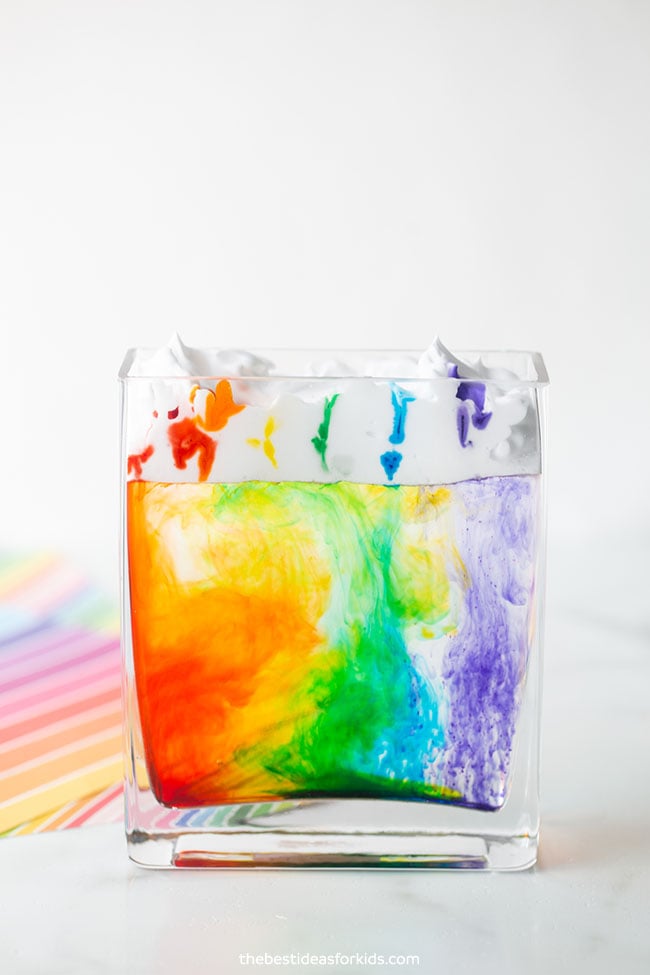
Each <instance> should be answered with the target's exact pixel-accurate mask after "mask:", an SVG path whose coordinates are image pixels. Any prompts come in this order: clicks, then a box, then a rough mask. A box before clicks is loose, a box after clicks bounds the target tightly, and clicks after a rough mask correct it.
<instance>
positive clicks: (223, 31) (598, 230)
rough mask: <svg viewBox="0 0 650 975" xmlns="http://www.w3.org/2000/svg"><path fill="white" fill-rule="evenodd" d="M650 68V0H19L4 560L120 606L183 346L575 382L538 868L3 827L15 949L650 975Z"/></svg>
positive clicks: (12, 5)
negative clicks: (137, 352)
mask: <svg viewBox="0 0 650 975" xmlns="http://www.w3.org/2000/svg"><path fill="white" fill-rule="evenodd" d="M649 52H650V3H648V2H644V0H609V2H606V0H546V2H541V0H539V2H528V0H513V2H505V0H503V2H500V0H474V2H470V0H448V2H443V0H399V2H397V0H395V2H388V0H367V2H362V0H295V2H288V0H284V2H282V0H266V2H263V0H258V2H252V0H229V2H220V0H205V2H199V0H177V2H169V0H155V2H154V0H150V2H140V0H77V2H71V0H56V2H49V3H48V2H36V0H0V330H1V341H0V408H1V416H2V420H3V423H2V450H1V454H0V456H1V460H0V471H1V472H2V494H1V500H2V503H1V504H0V548H10V549H11V548H13V549H31V548H39V547H43V546H45V547H48V548H52V549H58V550H63V551H64V552H67V553H69V554H70V555H71V556H72V557H73V558H74V559H75V560H76V561H77V562H78V563H79V564H81V566H82V567H85V568H87V569H88V570H89V571H90V572H91V573H92V574H93V575H94V576H95V577H96V578H97V579H98V580H99V581H100V582H101V584H102V585H104V586H105V587H106V588H107V589H108V591H109V592H111V593H113V594H116V593H117V538H118V496H119V485H118V461H117V459H118V445H117V430H118V410H117V403H118V397H117V382H116V378H115V377H116V373H117V370H118V367H119V364H120V361H121V359H122V356H123V354H124V351H125V350H126V348H127V347H129V346H133V345H151V346H155V345H160V344H162V343H163V342H165V341H166V340H167V338H168V336H169V334H170V332H171V331H172V330H173V329H178V330H179V331H180V332H181V334H182V336H183V338H184V340H185V341H186V342H187V343H189V344H191V345H224V346H233V345H236V346H256V345H257V346H260V345H262V346H269V345H278V346H292V345H303V346H309V345H314V346H324V345H330V346H374V347H395V346H398V347H409V346H410V347H413V348H422V347H424V346H425V345H427V344H428V343H429V341H430V340H431V338H432V336H433V335H434V334H435V333H438V334H439V335H440V336H441V338H442V339H443V341H444V342H445V343H446V344H447V345H449V346H451V347H452V348H454V349H462V348H463V347H465V348H471V347H480V346H483V347H493V348H499V347H502V348H503V347H511V348H535V349H539V350H541V351H542V352H543V353H544V355H545V358H546V361H547V365H548V369H549V372H550V375H551V380H552V386H551V451H550V465H549V473H550V539H551V547H550V575H549V597H550V598H549V614H548V639H547V647H546V660H547V668H546V687H545V706H544V722H543V725H544V750H543V774H542V796H543V832H542V848H541V849H542V855H541V860H540V867H539V869H538V871H537V872H533V873H529V874H526V875H525V876H517V877H510V878H504V877H501V876H486V875H477V876H467V875H465V876H460V875H459V874H455V875H452V876H449V875H447V876H444V877H443V876H440V875H437V876H435V875H429V874H425V873H412V874H410V875H406V874H404V873H400V872H395V873H394V874H393V873H382V874H373V875H368V874H365V875H364V874H358V873H345V874H337V875H333V874H320V875H318V877H315V876H314V875H313V874H299V875H295V874H292V875H287V874H283V875H282V876H279V875H277V874H274V873H273V872H271V873H268V874H256V875H254V876H252V875H250V874H246V875H242V874H238V875H236V876H233V875H232V874H221V875H219V876H214V875H210V876H205V875H204V876H201V877H197V876H196V875H195V874H185V875H183V876H182V877H180V878H179V877H170V876H169V875H167V874H166V875H161V874H145V873H143V872H142V871H138V870H136V868H134V867H130V868H129V867H128V866H127V862H126V856H125V853H124V847H123V842H122V838H121V835H120V834H121V830H120V827H115V828H114V829H111V828H109V829H108V831H102V830H98V831H97V830H92V829H87V830H79V831H70V832H68V833H62V834H57V835H54V834H53V835H50V836H41V837H28V838H16V839H6V840H2V841H0V859H1V860H2V864H1V865H2V869H1V870H0V888H3V891H0V901H2V903H3V908H2V911H0V916H1V917H2V918H4V922H5V923H4V927H3V928H2V926H0V967H2V964H5V967H6V968H7V971H11V972H12V975H13V973H19V975H22V973H23V972H24V973H26V975H33V973H36V972H38V973H39V975H40V973H41V972H48V973H50V972H51V973H54V972H56V973H58V972H61V973H65V975H70V973H73V975H74V973H76V972H77V971H79V972H80V973H83V975H86V973H88V972H90V971H93V972H94V971H97V972H104V971H106V972H108V971H110V972H115V973H119V975H123V973H124V972H126V971H128V972H134V973H135V972H143V973H147V975H149V973H150V972H163V971H165V972H167V971H174V972H177V971H181V970H182V969H183V966H184V965H185V967H187V968H188V970H189V969H191V970H193V971H197V972H199V971H200V972H206V973H208V972H209V973H212V972H218V971H219V972H220V971H223V972H224V973H225V972H228V973H230V972H237V971H240V970H243V969H242V967H241V966H240V965H239V964H238V962H237V955H238V953H239V952H241V951H247V950H259V951H264V950H272V949H274V948H276V947H278V946H279V947H280V948H281V949H284V950H302V949H313V950H315V951H328V950H334V951H335V950H338V949H339V948H340V949H341V950H344V951H346V950H368V951H373V950H377V951H380V950H386V951H387V950H396V951H413V950H414V951H418V952H419V953H420V954H421V958H422V967H421V969H420V970H421V971H427V972H428V971H433V970H434V969H437V968H439V969H440V970H445V969H446V970H452V968H453V969H454V970H458V971H463V972H465V971H467V972H472V971H475V970H479V969H478V966H477V961H476V960H477V959H479V958H480V959H481V961H480V970H481V971H483V972H485V973H488V972H489V973H495V975H505V973H510V972H513V973H514V972H516V973H517V975H519V973H521V972H528V971H529V972H534V973H535V975H537V973H539V975H548V972H549V971H554V972H558V973H560V972H565V971H566V972H571V973H574V972H576V971H580V970H582V968H583V966H588V969H589V971H590V972H591V973H592V975H594V973H600V972H611V971H612V970H616V968H618V969H620V970H621V971H624V972H626V973H635V975H636V973H637V972H639V973H641V972H643V973H644V975H645V972H646V971H647V958H648V956H649V954H650V945H649V942H648V933H647V930H648V929H647V917H648V911H650V898H649V891H650V885H649V884H648V876H649V875H650V834H649V831H648V822H649V818H650V779H649V777H648V774H647V768H648V764H647V763H648V754H647V742H648V738H649V723H650V722H649V714H650V711H649V707H648V693H647V687H648V677H649V668H648V661H649V654H648V633H649V632H650V620H649V618H648V610H649V607H650V600H649V599H648V569H647V566H648V556H649V554H650V524H649V522H650V519H649V517H648V503H647V500H646V494H647V484H648V476H649V474H650V470H649V462H648V456H649V450H648V444H649V441H650V393H649V391H648V389H649V385H650V379H649V372H648V364H647V360H648V351H649V346H650V342H649V339H648V325H649V323H650V274H649V273H648V272H649V265H650V260H649V258H650V179H649V174H650V56H649ZM34 932H37V936H35V934H34ZM7 966H8V967H7Z"/></svg>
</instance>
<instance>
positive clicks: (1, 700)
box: [0, 553, 122, 835]
mask: <svg viewBox="0 0 650 975" xmlns="http://www.w3.org/2000/svg"><path fill="white" fill-rule="evenodd" d="M121 818H122V731H121V714H120V653H119V626H118V621H117V617H116V614H115V611H114V608H113V607H112V606H111V605H110V604H109V603H108V602H107V601H106V600H105V599H104V598H103V597H102V596H101V594H99V593H98V592H97V590H96V589H95V588H94V587H93V586H92V585H90V584H89V583H88V581H87V579H85V578H84V576H83V575H82V574H81V573H80V572H78V571H77V570H76V569H75V568H74V567H73V566H71V565H70V564H69V563H68V562H67V561H65V560H64V559H62V558H61V557H59V556H56V555H52V554H48V553H45V554H38V555H34V556H28V557H25V556H23V557H16V556H10V555H5V556H1V555H0V834H5V835H6V834H18V833H30V832H39V831H44V830H53V829H64V828H67V827H72V826H81V825H83V824H87V823H98V822H103V823H105V822H115V821H118V820H120V819H121Z"/></svg>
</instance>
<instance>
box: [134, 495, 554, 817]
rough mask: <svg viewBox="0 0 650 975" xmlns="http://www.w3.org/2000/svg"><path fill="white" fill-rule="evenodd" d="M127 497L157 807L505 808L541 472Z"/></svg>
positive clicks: (138, 652) (142, 702) (141, 691)
mask: <svg viewBox="0 0 650 975" xmlns="http://www.w3.org/2000/svg"><path fill="white" fill-rule="evenodd" d="M127 492H128V493H127V505H128V512H127V514H128V547H129V571H130V590H131V610H132V633H133V651H134V663H135V674H136V684H137V692H138V702H139V710H140V715H141V722H142V731H143V738H144V747H145V753H146V760H147V766H148V771H149V776H150V780H151V785H152V789H153V791H154V793H155V795H156V797H157V799H158V800H159V801H160V802H162V803H164V804H166V805H170V806H180V807H196V806H202V805H204V806H207V805H217V804H221V803H243V802H259V801H265V800H271V801H276V800H279V799H282V798H286V799H292V798H300V797H312V798H321V797H357V798H361V797H375V798H393V799H417V800H425V801H437V802H438V801H444V802H452V803H457V804H460V805H466V806H473V807H479V808H483V809H498V808H500V806H501V805H502V804H503V802H504V801H505V798H506V796H507V792H508V780H509V774H510V765H511V753H512V747H513V737H514V731H515V725H516V719H517V713H518V708H519V703H520V698H521V692H522V687H523V682H524V678H525V672H526V662H527V655H528V640H529V632H530V630H531V613H532V608H531V603H532V596H533V586H534V563H535V551H534V539H535V528H536V517H537V504H538V489H537V479H536V478H534V477H510V478H488V479H484V480H477V481H466V482H461V483H458V484H454V485H450V486H447V487H431V486H428V487H417V486H406V485H399V486H395V487H392V486H380V485H365V484H353V483H348V482H337V483H333V484H312V483H303V482H279V483H267V482H260V481H252V482H245V483H241V484H160V483H147V482H142V481H133V482H131V483H129V484H128V485H127Z"/></svg>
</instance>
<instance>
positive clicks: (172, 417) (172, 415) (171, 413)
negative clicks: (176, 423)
mask: <svg viewBox="0 0 650 975" xmlns="http://www.w3.org/2000/svg"><path fill="white" fill-rule="evenodd" d="M177 416H178V407H176V409H175V410H168V411H167V419H168V420H175V419H176V417H177Z"/></svg>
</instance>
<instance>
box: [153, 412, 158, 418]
mask: <svg viewBox="0 0 650 975" xmlns="http://www.w3.org/2000/svg"><path fill="white" fill-rule="evenodd" d="M153 415H154V416H155V418H156V419H158V410H154V411H153Z"/></svg>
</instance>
